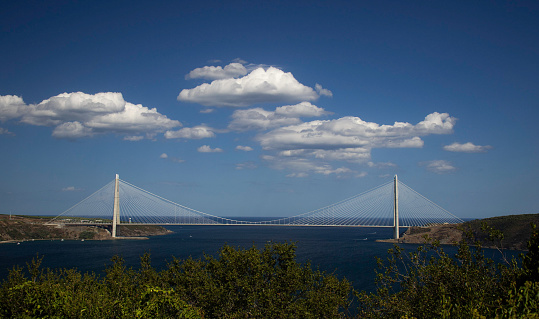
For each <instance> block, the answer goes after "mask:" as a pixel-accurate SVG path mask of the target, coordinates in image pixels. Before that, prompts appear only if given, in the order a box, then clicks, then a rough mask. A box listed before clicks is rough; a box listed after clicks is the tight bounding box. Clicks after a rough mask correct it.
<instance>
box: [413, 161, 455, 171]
mask: <svg viewBox="0 0 539 319" xmlns="http://www.w3.org/2000/svg"><path fill="white" fill-rule="evenodd" d="M419 165H420V166H425V167H426V169H427V170H428V171H430V172H433V173H436V174H446V173H451V172H454V171H456V170H457V168H456V167H454V166H453V164H452V163H451V162H449V161H445V160H436V161H426V162H420V163H419Z"/></svg>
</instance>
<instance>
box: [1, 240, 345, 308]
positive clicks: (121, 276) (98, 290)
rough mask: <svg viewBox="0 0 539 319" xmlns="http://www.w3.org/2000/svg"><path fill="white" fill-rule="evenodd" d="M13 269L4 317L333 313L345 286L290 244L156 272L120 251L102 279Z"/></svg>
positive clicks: (36, 266)
mask: <svg viewBox="0 0 539 319" xmlns="http://www.w3.org/2000/svg"><path fill="white" fill-rule="evenodd" d="M41 261H42V257H36V258H35V259H33V260H32V262H31V263H29V264H28V265H27V270H26V271H23V269H21V268H14V269H13V270H12V271H11V272H10V274H9V277H8V279H7V280H5V281H4V282H3V284H2V285H1V287H0V317H2V318H203V317H208V318H277V317H279V318H337V317H340V316H341V314H340V313H339V308H340V307H345V306H347V299H348V295H349V292H350V284H349V283H348V282H347V281H346V280H342V281H340V280H338V279H336V278H335V277H334V276H332V275H327V274H325V273H322V272H320V271H315V270H312V269H311V267H310V265H308V264H307V265H300V264H298V263H297V262H296V261H295V246H294V245H293V244H268V245H266V246H265V248H264V249H263V250H262V251H261V250H258V249H257V248H255V247H252V248H250V249H245V250H242V249H234V248H232V247H230V246H224V247H223V248H222V249H221V251H220V252H219V255H218V257H217V258H214V257H210V256H206V257H205V258H204V259H199V260H194V259H187V260H185V261H180V260H177V259H174V261H173V262H171V263H170V264H169V266H168V267H167V268H166V269H164V270H162V271H160V272H158V271H157V270H155V269H154V268H153V267H152V266H151V261H150V257H149V255H148V254H146V255H144V256H142V257H141V263H140V267H139V269H137V270H134V269H132V268H127V267H126V266H125V264H124V261H123V260H122V259H121V258H120V257H113V259H112V264H111V265H110V266H109V267H108V268H107V269H106V270H105V275H104V276H103V277H98V276H96V275H95V274H88V273H86V274H81V273H80V272H78V271H77V270H76V269H68V270H66V269H59V270H51V269H42V268H41V267H40V265H41Z"/></svg>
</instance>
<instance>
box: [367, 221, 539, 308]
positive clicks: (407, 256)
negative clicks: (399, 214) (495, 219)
mask: <svg viewBox="0 0 539 319" xmlns="http://www.w3.org/2000/svg"><path fill="white" fill-rule="evenodd" d="M483 230H484V231H486V232H487V233H488V234H489V236H488V237H489V238H490V239H491V240H495V241H501V240H503V234H502V233H501V232H499V231H496V230H495V229H493V228H491V227H490V226H488V225H485V226H484V227H483ZM425 240H426V241H427V244H426V245H423V246H419V247H418V248H417V249H416V250H415V251H411V252H408V253H407V252H405V251H404V250H403V248H401V247H399V246H395V247H394V248H393V249H390V250H389V251H388V254H389V256H388V257H387V259H386V260H385V261H383V260H381V259H379V260H378V263H379V267H380V269H381V271H379V272H377V284H378V288H377V291H376V293H371V294H367V293H365V292H362V293H356V295H357V297H358V299H359V304H360V306H359V309H358V313H359V317H360V318H521V317H525V318H539V316H538V313H539V312H538V311H539V310H538V306H539V283H538V282H537V278H538V277H537V276H538V274H539V267H538V265H539V232H538V231H537V230H534V231H533V233H532V237H531V238H530V240H529V241H528V247H529V248H530V251H529V252H528V254H526V256H524V257H523V266H522V268H520V267H519V266H518V263H517V262H516V261H515V260H514V259H513V260H512V261H510V262H509V261H507V262H506V263H505V264H496V263H494V262H493V261H492V260H490V259H488V258H485V257H484V254H483V251H482V248H481V242H480V241H475V242H474V247H470V245H468V243H467V242H466V241H461V242H460V243H459V244H458V250H457V253H456V254H455V256H449V255H448V254H447V253H446V252H445V251H444V249H443V248H442V247H441V246H440V245H439V243H438V242H436V241H433V240H430V239H429V238H428V237H427V236H425Z"/></svg>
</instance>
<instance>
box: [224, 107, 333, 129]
mask: <svg viewBox="0 0 539 319" xmlns="http://www.w3.org/2000/svg"><path fill="white" fill-rule="evenodd" d="M326 114H331V112H327V111H325V110H324V109H323V108H321V107H317V106H316V105H313V104H311V103H310V102H301V103H299V104H296V105H285V106H280V107H277V108H276V109H275V111H266V110H264V109H262V108H259V107H257V108H252V109H247V110H236V111H234V113H232V121H231V122H230V124H229V125H228V128H229V129H231V130H234V131H248V130H267V129H271V128H275V127H280V126H285V125H293V124H298V123H301V121H300V119H299V118H300V117H316V116H322V115H326Z"/></svg>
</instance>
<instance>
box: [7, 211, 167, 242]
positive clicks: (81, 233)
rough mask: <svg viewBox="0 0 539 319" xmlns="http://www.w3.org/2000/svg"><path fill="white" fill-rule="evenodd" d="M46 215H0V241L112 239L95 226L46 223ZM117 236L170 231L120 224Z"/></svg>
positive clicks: (141, 235) (148, 234) (164, 233)
mask: <svg viewBox="0 0 539 319" xmlns="http://www.w3.org/2000/svg"><path fill="white" fill-rule="evenodd" d="M49 221H50V218H47V217H43V218H41V217H35V216H22V215H16V216H9V215H0V241H23V240H32V239H34V240H35V239H38V240H39V239H98V240H104V239H112V236H111V234H110V231H109V230H108V229H106V228H104V227H97V226H63V225H52V226H51V225H46V223H47V222H49ZM118 232H119V236H122V237H144V236H153V235H166V234H169V233H171V231H169V230H167V229H165V228H163V227H161V226H154V225H142V226H137V225H121V226H119V228H118Z"/></svg>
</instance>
